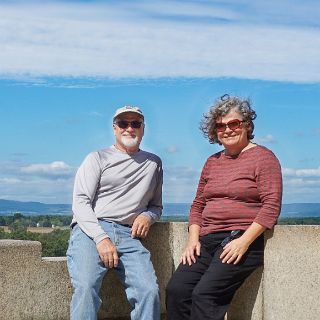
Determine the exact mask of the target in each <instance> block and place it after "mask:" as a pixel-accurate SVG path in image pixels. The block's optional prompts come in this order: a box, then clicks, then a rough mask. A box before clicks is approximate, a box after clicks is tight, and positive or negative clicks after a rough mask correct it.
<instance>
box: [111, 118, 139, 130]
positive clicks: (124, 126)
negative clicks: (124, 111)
mask: <svg viewBox="0 0 320 320" xmlns="http://www.w3.org/2000/svg"><path fill="white" fill-rule="evenodd" d="M115 124H116V125H117V126H118V127H119V128H121V129H127V128H128V127H129V126H130V127H131V128H133V129H140V128H141V125H142V122H141V121H126V120H119V121H117V122H115Z"/></svg>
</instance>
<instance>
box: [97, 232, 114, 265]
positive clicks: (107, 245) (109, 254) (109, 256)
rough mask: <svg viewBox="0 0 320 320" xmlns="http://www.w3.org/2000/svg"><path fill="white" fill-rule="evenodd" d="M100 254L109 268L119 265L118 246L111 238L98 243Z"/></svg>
mask: <svg viewBox="0 0 320 320" xmlns="http://www.w3.org/2000/svg"><path fill="white" fill-rule="evenodd" d="M97 250H98V253H99V256H100V258H101V260H102V262H103V263H104V265H105V266H106V267H107V268H115V267H117V266H118V261H119V258H118V253H117V248H116V247H115V245H114V244H113V243H112V241H111V240H110V239H109V238H106V239H103V240H101V241H100V242H99V243H98V244H97Z"/></svg>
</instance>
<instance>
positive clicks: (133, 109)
mask: <svg viewBox="0 0 320 320" xmlns="http://www.w3.org/2000/svg"><path fill="white" fill-rule="evenodd" d="M127 112H133V113H137V114H138V115H139V116H140V117H142V119H144V116H143V113H142V111H141V110H140V109H139V108H137V107H133V106H124V107H122V108H119V109H117V110H116V113H115V114H114V116H113V121H114V120H115V119H116V118H117V117H118V116H119V115H120V114H123V113H127Z"/></svg>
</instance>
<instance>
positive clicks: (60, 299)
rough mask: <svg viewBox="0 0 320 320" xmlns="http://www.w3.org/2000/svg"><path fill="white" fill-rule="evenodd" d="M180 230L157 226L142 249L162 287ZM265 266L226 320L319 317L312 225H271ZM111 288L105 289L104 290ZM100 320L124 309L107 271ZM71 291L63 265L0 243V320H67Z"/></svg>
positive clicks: (27, 246) (35, 246)
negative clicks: (273, 226) (146, 250)
mask: <svg viewBox="0 0 320 320" xmlns="http://www.w3.org/2000/svg"><path fill="white" fill-rule="evenodd" d="M186 237H187V224H186V223H178V222H175V223H157V224H156V225H154V226H153V227H152V230H151V233H150V236H149V237H148V239H147V240H145V245H146V246H147V247H148V248H149V249H150V251H151V254H152V259H153V263H154V267H155V270H156V273H157V276H158V280H159V285H160V289H161V296H162V312H163V313H165V305H164V288H165V285H166V283H167V282H168V280H169V278H170V276H171V274H172V272H173V271H174V270H175V268H176V267H177V265H178V261H179V257H180V254H181V252H182V250H183V248H184V245H185V241H186ZM265 238H266V252H265V267H264V269H262V268H260V269H258V270H256V272H255V273H254V274H252V276H251V277H250V278H249V279H247V281H246V283H245V284H244V285H243V286H242V287H241V288H240V290H239V291H238V292H237V294H236V296H235V298H234V301H233V303H232V306H231V308H230V312H229V314H228V320H301V319H304V320H309V319H310V320H314V319H317V317H318V315H319V314H320V304H319V296H320V268H319V261H320V250H319V248H320V226H276V228H275V230H274V232H271V231H269V232H267V233H266V237H265ZM110 288H112V290H110ZM101 291H102V292H101V294H102V297H103V304H102V308H101V310H100V313H99V318H100V319H104V318H107V319H112V318H114V319H119V318H121V317H124V318H128V314H129V306H128V303H127V301H126V299H125V295H124V291H123V289H122V287H121V285H120V283H119V281H118V280H117V278H116V277H115V274H114V273H113V272H110V273H109V274H108V277H107V278H106V279H105V281H104V284H103V287H102V290H101ZM71 293H72V288H71V285H70V281H69V276H68V272H67V267H66V258H65V257H62V258H41V244H40V243H39V242H33V241H18V240H0V297H1V299H0V310H1V312H0V319H1V320H7V319H11V320H16V319H17V320H27V319H28V320H29V319H33V320H44V319H46V320H50V319H61V320H64V319H69V315H68V314H69V302H70V298H71Z"/></svg>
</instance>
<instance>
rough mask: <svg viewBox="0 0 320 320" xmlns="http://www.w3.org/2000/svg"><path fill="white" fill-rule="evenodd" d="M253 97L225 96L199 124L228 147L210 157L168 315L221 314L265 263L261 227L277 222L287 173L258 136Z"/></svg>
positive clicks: (196, 318)
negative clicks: (284, 177) (282, 177)
mask: <svg viewBox="0 0 320 320" xmlns="http://www.w3.org/2000/svg"><path fill="white" fill-rule="evenodd" d="M255 118H256V113H255V111H254V110H253V109H252V108H251V106H250V102H249V101H248V100H242V99H240V98H238V97H229V95H224V96H223V97H221V98H220V100H219V101H217V103H216V104H215V105H214V106H213V107H212V108H211V109H210V110H209V112H208V114H207V115H205V116H204V119H203V121H202V123H201V129H202V131H203V133H204V135H205V136H206V137H207V138H208V139H209V141H210V143H218V144H220V145H223V147H224V150H222V151H220V152H218V153H216V154H214V155H212V156H211V157H209V158H208V160H207V161H206V163H205V165H204V167H203V170H202V173H201V177H200V181H199V185H198V189H197V193H196V197H195V199H194V201H193V204H192V206H191V210H190V217H189V239H188V243H187V246H186V248H185V250H184V252H183V253H182V256H181V261H180V262H181V263H180V265H179V267H178V269H177V270H176V272H175V273H174V274H173V276H172V278H171V280H170V282H169V284H168V286H167V315H168V320H180V319H181V320H182V319H190V320H205V319H212V320H223V319H224V316H225V314H226V312H227V309H228V306H229V305H230V302H231V300H232V297H233V296H234V294H235V292H236V290H237V289H238V288H239V287H240V286H241V284H242V283H243V282H244V280H245V279H246V278H247V277H248V276H249V275H250V274H251V273H252V272H253V271H254V270H255V269H256V268H257V267H259V266H261V265H262V264H263V250H264V239H263V232H264V231H265V230H266V229H271V228H272V227H273V226H274V224H275V223H276V221H277V218H278V216H279V213H280V208H281V196H282V179H281V169H280V164H279V161H278V160H277V158H276V157H275V155H274V154H273V153H272V152H271V151H270V150H268V149H267V148H265V147H262V146H259V145H257V144H255V143H253V142H252V141H251V139H253V137H254V135H253V130H254V124H253V120H254V119H255Z"/></svg>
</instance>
